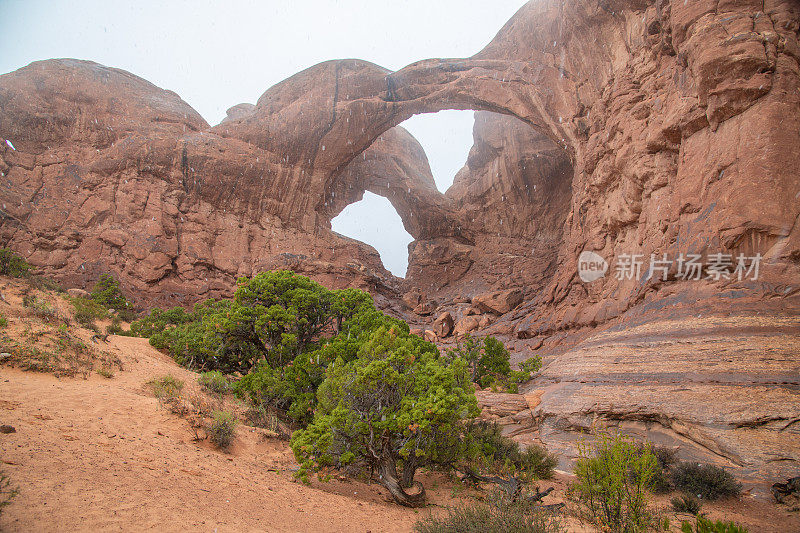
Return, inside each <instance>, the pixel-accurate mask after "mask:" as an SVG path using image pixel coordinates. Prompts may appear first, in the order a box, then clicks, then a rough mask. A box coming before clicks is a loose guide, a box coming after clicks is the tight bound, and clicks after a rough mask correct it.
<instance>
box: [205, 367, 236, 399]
mask: <svg viewBox="0 0 800 533" xmlns="http://www.w3.org/2000/svg"><path fill="white" fill-rule="evenodd" d="M197 381H198V383H199V384H200V386H201V387H203V388H204V389H205V390H207V391H208V392H211V393H213V394H225V393H226V392H228V391H230V389H231V382H230V381H228V378H227V377H225V374H223V373H222V372H220V371H219V370H210V371H208V372H203V373H202V374H200V377H199V378H197Z"/></svg>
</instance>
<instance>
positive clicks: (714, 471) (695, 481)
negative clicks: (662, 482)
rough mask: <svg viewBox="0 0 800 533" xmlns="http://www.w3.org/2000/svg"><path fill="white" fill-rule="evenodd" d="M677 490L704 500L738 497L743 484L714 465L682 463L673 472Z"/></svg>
mask: <svg viewBox="0 0 800 533" xmlns="http://www.w3.org/2000/svg"><path fill="white" fill-rule="evenodd" d="M672 483H673V485H674V486H675V488H676V489H678V490H680V491H682V492H685V493H687V494H691V495H693V496H697V497H698V498H702V499H704V500H718V499H720V498H726V497H729V496H738V495H739V493H740V492H741V491H742V484H741V483H739V482H738V481H736V479H735V478H734V477H733V476H732V475H731V474H730V473H729V472H726V471H725V470H724V469H722V468H720V467H718V466H714V465H702V464H698V463H692V462H680V463H678V464H677V465H676V466H675V468H674V469H673V470H672Z"/></svg>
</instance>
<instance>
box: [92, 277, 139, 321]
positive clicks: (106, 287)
mask: <svg viewBox="0 0 800 533" xmlns="http://www.w3.org/2000/svg"><path fill="white" fill-rule="evenodd" d="M90 297H91V299H92V300H94V301H95V302H97V303H99V304H100V305H102V306H103V307H105V308H106V309H114V310H116V311H119V312H121V311H124V310H127V309H130V308H131V304H130V302H129V301H128V300H127V298H125V296H124V295H123V294H122V291H120V288H119V281H118V280H117V279H116V278H114V276H112V275H111V274H103V275H102V276H100V279H98V280H97V283H95V285H94V287H93V288H92V292H91V295H90Z"/></svg>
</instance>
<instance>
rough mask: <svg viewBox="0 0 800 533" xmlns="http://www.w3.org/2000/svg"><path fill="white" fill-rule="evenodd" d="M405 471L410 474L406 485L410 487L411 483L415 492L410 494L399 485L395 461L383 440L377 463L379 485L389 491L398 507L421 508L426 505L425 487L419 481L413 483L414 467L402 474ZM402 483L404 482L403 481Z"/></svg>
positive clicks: (389, 445) (389, 446) (387, 444)
mask: <svg viewBox="0 0 800 533" xmlns="http://www.w3.org/2000/svg"><path fill="white" fill-rule="evenodd" d="M409 466H410V465H409ZM406 471H409V472H410V474H409V475H410V479H409V480H408V485H409V486H410V485H411V484H412V483H413V485H414V486H415V488H416V492H413V493H410V494H409V493H408V492H406V490H405V488H404V487H403V486H402V485H401V482H400V479H399V476H398V475H397V460H396V458H395V457H394V455H393V454H392V447H391V443H390V442H388V441H387V440H384V442H383V449H382V450H381V455H380V459H379V462H378V476H379V478H380V482H381V484H382V485H383V486H384V487H386V488H387V489H388V490H389V493H390V494H391V495H392V498H394V500H395V501H396V502H397V503H399V504H400V505H405V506H406V507H423V506H424V505H425V503H426V497H425V487H423V486H422V483H420V482H419V481H413V479H414V477H413V476H414V471H416V468H415V467H411V468H406V469H404V472H403V473H404V474H405V473H406ZM403 477H404V478H405V477H406V476H405V475H404V476H403ZM403 481H404V482H405V479H404V480H403Z"/></svg>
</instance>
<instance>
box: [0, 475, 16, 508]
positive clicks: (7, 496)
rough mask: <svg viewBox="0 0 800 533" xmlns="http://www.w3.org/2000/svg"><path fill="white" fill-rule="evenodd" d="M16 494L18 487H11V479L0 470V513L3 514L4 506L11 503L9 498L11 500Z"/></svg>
mask: <svg viewBox="0 0 800 533" xmlns="http://www.w3.org/2000/svg"><path fill="white" fill-rule="evenodd" d="M17 494H19V488H13V489H12V488H11V479H9V477H8V476H7V475H6V473H5V472H3V471H2V470H0V515H2V514H3V509H5V507H6V506H8V505H11V500H13V499H14V498H15V497H16V496H17Z"/></svg>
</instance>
